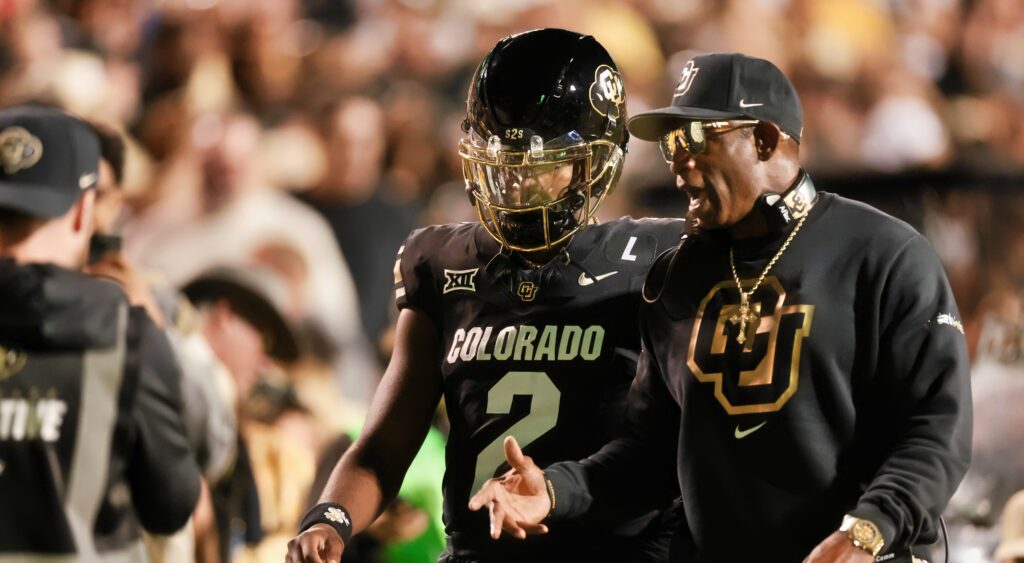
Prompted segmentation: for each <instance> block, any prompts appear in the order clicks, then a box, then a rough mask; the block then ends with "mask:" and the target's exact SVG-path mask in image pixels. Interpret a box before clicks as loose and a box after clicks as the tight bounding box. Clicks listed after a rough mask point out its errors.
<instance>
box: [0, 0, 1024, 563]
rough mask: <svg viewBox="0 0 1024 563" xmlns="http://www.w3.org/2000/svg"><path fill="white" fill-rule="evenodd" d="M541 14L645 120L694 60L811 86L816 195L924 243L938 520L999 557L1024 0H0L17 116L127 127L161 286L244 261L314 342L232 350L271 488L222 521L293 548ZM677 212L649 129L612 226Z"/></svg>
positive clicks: (409, 532)
mask: <svg viewBox="0 0 1024 563" xmlns="http://www.w3.org/2000/svg"><path fill="white" fill-rule="evenodd" d="M536 27H565V28H569V29H573V30H576V31H580V32H584V33H589V34H592V35H594V36H595V37H597V39H598V40H599V41H600V42H602V43H603V44H604V45H605V46H606V47H607V48H608V49H609V51H610V52H611V53H612V55H613V57H614V58H615V60H616V61H617V62H618V64H619V66H620V70H621V71H622V73H623V76H624V79H625V81H626V88H627V93H628V109H629V113H630V114H635V113H637V112H639V111H642V110H644V109H646V108H650V107H656V106H660V105H664V104H665V103H666V102H667V100H668V98H669V93H670V92H671V90H672V87H673V85H674V83H675V80H676V78H677V77H678V73H679V71H680V69H681V67H682V65H683V63H685V61H686V60H687V59H688V58H689V56H690V55H691V54H692V53H693V52H697V51H715V50H730V51H741V52H744V53H747V54H750V55H756V56H760V57H764V58H767V59H770V60H772V61H774V62H775V63H776V64H778V65H779V66H780V67H781V68H782V69H783V70H784V71H785V72H786V73H787V74H788V75H789V76H790V77H792V79H793V81H794V82H795V84H796V86H797V89H798V91H799V92H800V95H801V97H802V101H803V105H804V111H805V136H804V141H803V145H802V148H801V152H802V158H803V162H804V165H805V167H806V168H807V169H808V170H809V171H810V173H811V174H812V175H813V177H814V178H815V181H816V183H817V185H818V186H819V188H820V189H825V190H828V191H834V192H838V193H841V194H843V195H846V196H849V197H852V198H855V199H861V200H864V201H868V202H870V203H872V204H874V205H876V206H879V207H881V208H882V209H885V210H887V211H889V212H890V213H893V214H895V215H897V216H898V217H901V218H903V219H905V220H907V221H909V222H910V223H912V224H913V225H914V226H916V227H917V228H918V229H920V230H921V231H922V232H924V233H925V234H926V235H927V236H928V237H929V239H930V240H931V241H932V242H933V244H934V245H935V247H936V249H937V251H938V253H939V255H940V257H941V258H942V260H943V262H944V264H945V266H946V268H947V271H948V273H949V276H950V279H951V282H952V284H953V286H954V290H955V292H956V294H957V298H958V302H959V304H960V309H961V313H962V316H963V324H964V328H965V331H966V334H967V336H968V339H969V343H970V347H971V353H972V358H973V363H974V374H973V378H974V386H975V408H976V413H977V421H976V433H975V436H976V438H975V441H976V446H975V449H976V453H975V459H976V462H975V467H974V469H973V470H972V474H971V475H970V476H969V478H968V481H967V482H966V484H965V485H964V487H962V490H961V491H960V492H959V493H958V495H957V497H956V498H955V499H954V502H953V504H952V505H951V508H950V511H949V513H948V514H947V520H948V521H949V522H950V524H951V526H950V527H951V531H950V536H951V539H952V540H953V542H954V550H953V553H952V554H951V560H952V561H961V562H972V563H973V562H983V561H989V560H991V551H992V549H993V547H994V546H995V544H996V543H997V542H998V526H997V524H998V519H999V515H1000V512H1001V510H1002V507H1003V505H1004V504H1005V501H1006V499H1007V498H1008V497H1009V495H1010V494H1011V493H1012V492H1013V491H1015V490H1018V489H1022V488H1024V447H1022V446H1024V436H1022V434H1024V416H1022V414H1021V413H1022V412H1024V408H1021V402H1022V401H1024V369H1022V365H1024V304H1022V289H1024V197H1021V194H1022V193H1024V2H1022V1H1021V0H971V1H968V0H959V1H958V0H732V1H727V0H722V1H710V0H628V1H627V0H623V1H610V0H608V1H606V0H560V1H557V2H555V1H550V0H518V1H499V0H484V1H472V0H149V1H146V0H51V1H45V0H0V106H6V105H9V104H13V103H18V102H22V101H26V100H35V101H43V102H49V103H56V104H59V105H62V106H64V107H66V108H68V109H70V110H71V111H74V112H76V113H78V114H80V115H83V116H85V117H88V118H90V119H93V120H96V121H99V122H102V123H106V124H109V125H112V126H114V127H116V128H118V129H120V130H123V131H125V132H126V133H127V135H128V136H129V138H130V150H129V156H128V160H127V174H126V177H125V181H124V198H125V203H126V207H125V208H124V210H123V211H122V212H121V213H120V214H119V217H118V220H117V221H118V223H119V224H120V225H121V226H122V227H123V230H124V233H125V251H126V254H127V256H128V257H129V258H130V259H131V260H132V261H134V262H136V263H137V264H139V265H140V266H141V268H142V270H143V272H144V277H145V279H146V280H147V283H151V284H154V285H155V286H157V287H171V288H173V287H178V286H180V285H181V284H184V283H185V282H187V281H189V280H190V279H191V278H193V277H195V276H196V275H198V274H200V273H202V272H203V271H205V270H207V269H208V268H211V267H215V266H220V265H224V264H231V265H234V266H235V267H238V268H241V269H242V270H243V271H245V272H247V273H248V274H250V275H251V276H252V277H253V279H257V280H259V281H258V283H257V285H258V286H259V287H261V288H263V289H264V290H265V291H264V293H265V295H266V296H267V298H268V299H269V300H270V301H272V302H273V303H274V304H275V306H276V307H277V308H278V310H279V311H280V312H281V314H282V315H283V316H284V317H286V318H287V319H288V320H289V321H290V326H291V327H292V330H293V335H294V336H295V337H296V339H297V340H298V341H299V342H300V349H301V350H302V351H303V353H302V358H301V359H300V360H299V361H297V362H294V363H290V364H287V365H284V364H280V363H275V362H273V361H272V360H271V359H270V358H266V357H264V355H263V352H264V351H263V350H258V351H257V353H254V355H250V357H248V358H246V359H248V360H251V361H248V362H245V361H239V358H230V357H228V358H221V364H222V367H223V368H224V370H225V371H226V372H227V373H230V375H231V377H226V378H222V379H221V380H219V381H220V382H221V384H222V387H223V389H222V392H223V400H224V402H225V404H226V405H228V407H227V408H229V409H233V410H237V412H238V414H239V417H240V421H239V425H238V428H239V430H238V432H239V440H240V443H242V444H244V445H245V450H246V451H247V452H248V454H249V455H248V457H249V458H250V459H251V461H252V464H251V465H252V471H251V474H252V475H253V478H254V481H255V493H253V494H252V495H250V496H251V498H252V499H257V498H258V501H257V502H256V505H257V506H258V511H257V512H256V514H257V515H256V516H253V514H252V513H249V514H248V515H246V514H242V515H239V516H238V517H236V518H235V519H234V520H233V522H234V524H233V525H232V527H231V529H230V531H229V532H228V533H227V534H226V536H227V537H225V538H222V539H223V540H224V541H226V542H228V544H229V549H230V552H231V553H232V556H233V558H234V559H235V560H252V561H260V560H265V561H280V560H281V553H282V552H283V547H284V542H285V541H286V540H287V538H288V537H290V535H291V534H292V532H293V530H294V527H295V524H296V521H297V518H298V516H299V515H300V514H301V511H302V510H303V509H304V506H305V505H306V502H307V496H308V494H309V493H308V491H309V490H310V487H311V485H312V484H313V481H314V479H315V478H316V476H317V471H316V470H317V466H318V463H319V464H320V465H321V470H322V469H323V466H324V464H323V463H322V461H321V460H322V459H326V458H329V457H330V456H329V455H328V456H325V455H323V452H324V450H325V448H327V446H333V448H334V450H337V449H338V448H339V447H340V448H343V447H344V443H343V442H344V440H342V442H341V443H339V442H337V441H336V437H337V436H338V435H339V434H343V433H349V434H351V433H352V432H354V431H355V430H354V429H356V428H358V425H359V423H360V421H361V419H362V416H363V413H364V411H365V407H366V404H367V401H368V399H369V397H370V395H371V393H372V390H373V388H374V386H375V385H376V381H377V378H378V377H379V375H380V372H381V369H382V365H383V364H384V363H386V360H387V356H388V350H389V328H390V325H391V323H392V322H393V320H394V318H395V311H394V306H393V303H392V300H393V293H392V285H393V280H392V266H393V261H394V254H395V252H396V250H397V249H398V246H399V245H400V244H401V241H402V240H403V238H404V237H405V235H406V234H407V233H408V231H409V230H411V229H412V228H415V227H417V226H420V225H424V224H430V223H437V222H449V221H463V220H473V219H474V215H473V212H472V208H471V207H470V206H469V202H468V199H467V197H466V195H465V192H464V189H463V182H462V179H461V170H460V162H459V158H458V154H457V142H458V139H459V138H460V135H461V130H460V123H461V120H462V117H463V112H464V107H465V106H464V100H465V92H466V90H467V80H468V77H469V75H470V74H471V72H472V70H473V68H474V67H475V65H476V64H477V63H478V62H479V60H480V59H481V58H482V56H483V55H484V54H485V53H486V51H487V50H488V49H489V48H490V46H491V45H493V44H494V42H495V41H496V40H497V39H499V38H500V37H502V36H504V35H507V34H510V33H515V32H517V31H523V30H527V29H532V28H536ZM296 202H301V203H296ZM684 209H685V203H684V202H683V200H682V198H681V197H680V195H679V194H678V192H676V191H675V190H674V180H673V178H672V177H671V175H670V173H669V172H668V170H667V167H666V166H665V165H664V163H663V162H662V161H661V160H660V157H659V155H658V153H657V150H656V148H655V147H654V146H653V145H651V144H648V143H642V142H638V141H634V142H632V143H631V144H630V153H629V156H628V158H627V160H626V165H625V173H624V175H623V178H622V181H621V182H620V184H619V187H618V189H617V191H616V193H615V194H613V196H612V197H610V198H609V199H608V201H606V203H605V204H604V206H603V207H602V209H601V212H600V214H601V216H602V217H605V218H609V217H617V216H619V215H622V214H633V215H659V216H672V215H677V214H680V213H682V212H683V210H684ZM822 244H827V241H822ZM179 328H180V327H179ZM229 354H230V353H229ZM239 354H240V353H239V352H237V351H236V355H239ZM438 428H439V432H438V434H437V435H435V436H433V437H432V438H431V440H434V441H433V442H432V444H433V450H432V451H431V453H430V454H429V455H425V456H424V458H423V459H422V460H420V461H418V463H420V464H421V465H420V466H418V468H417V472H416V473H417V475H418V481H417V480H416V479H412V480H411V481H410V483H409V484H408V486H407V487H406V489H407V490H404V491H403V497H404V498H405V500H406V501H407V503H406V505H405V506H404V507H402V508H401V509H399V510H395V511H393V512H392V513H391V516H390V521H389V522H384V523H382V525H381V526H379V528H380V529H379V530H378V532H377V533H378V536H377V537H378V538H379V540H380V542H381V543H385V544H387V543H395V542H398V541H401V540H405V539H409V538H412V537H415V536H421V534H425V535H426V536H432V539H431V538H428V539H426V540H424V539H423V536H421V537H420V540H421V541H420V545H427V546H428V547H427V548H424V549H421V550H420V552H419V554H418V555H413V553H415V550H414V549H412V548H409V551H406V552H402V551H401V548H393V549H391V550H390V551H388V549H384V550H383V551H382V552H381V553H383V554H384V555H382V557H385V558H387V557H390V558H391V560H409V561H418V560H424V561H425V560H430V557H429V554H425V552H429V551H430V549H433V547H429V546H433V545H436V540H437V533H438V529H437V528H438V525H439V524H438V522H437V510H438V503H439V487H440V472H441V471H443V467H441V464H443V458H442V457H438V456H439V454H438V448H439V447H440V444H441V440H442V438H441V436H443V431H444V421H443V416H439V417H438ZM435 439H436V440H435ZM327 465H328V466H329V463H328V464H327ZM232 471H235V469H233V468H231V469H226V470H225V473H223V474H220V475H218V476H215V477H213V478H212V479H213V480H216V479H221V478H228V477H227V476H229V475H230V474H231V473H232ZM321 473H322V471H321ZM320 477H321V478H323V475H320ZM371 551H372V550H371ZM417 557H418V559H417Z"/></svg>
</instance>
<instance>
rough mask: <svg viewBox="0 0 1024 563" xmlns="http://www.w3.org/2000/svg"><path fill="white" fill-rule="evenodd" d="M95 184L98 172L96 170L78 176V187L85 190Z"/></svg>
mask: <svg viewBox="0 0 1024 563" xmlns="http://www.w3.org/2000/svg"><path fill="white" fill-rule="evenodd" d="M95 184H96V173H95V172H90V173H88V174H82V176H81V177H79V178H78V187H79V188H81V189H83V190H85V189H88V188H91V187H93V185H95Z"/></svg>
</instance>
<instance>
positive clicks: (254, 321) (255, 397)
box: [182, 266, 313, 561]
mask: <svg viewBox="0 0 1024 563" xmlns="http://www.w3.org/2000/svg"><path fill="white" fill-rule="evenodd" d="M182 291H183V292H184V294H185V295H186V296H187V297H188V298H189V300H190V301H191V302H192V304H193V305H194V306H195V307H196V309H197V318H196V321H195V322H196V323H197V326H198V330H199V331H200V332H201V333H202V334H203V336H204V337H205V339H206V341H207V342H209V345H210V347H211V348H212V350H213V352H214V353H215V354H216V356H217V359H218V360H219V361H220V362H221V363H222V364H223V365H224V366H225V367H226V368H227V370H228V372H229V373H230V375H231V378H232V381H233V390H234V393H235V394H234V396H233V397H232V398H231V400H232V407H233V408H234V409H235V411H236V413H238V414H237V416H238V425H239V433H238V436H237V440H238V441H237V448H238V450H237V456H236V461H235V464H234V465H233V467H232V468H231V471H230V472H229V474H228V475H227V476H226V477H225V478H224V479H222V480H221V481H220V483H218V484H217V485H216V486H215V487H213V490H212V496H213V504H214V512H215V518H216V525H217V531H218V536H219V538H220V550H219V552H220V559H221V560H222V561H230V560H232V558H233V557H234V556H235V555H236V553H235V552H233V550H232V548H233V547H235V546H244V549H243V550H242V552H243V553H255V552H256V550H257V549H258V546H260V544H261V543H263V542H264V541H265V539H266V538H268V537H269V535H271V534H273V533H275V532H277V531H278V529H279V527H280V526H281V525H283V526H286V527H290V526H294V525H295V522H287V521H280V514H281V512H280V510H279V505H278V504H276V503H275V500H276V498H275V497H273V496H271V495H272V491H277V490H278V489H277V488H276V487H275V486H274V485H273V484H272V482H271V481H270V480H269V479H268V476H273V475H276V474H277V472H276V470H275V469H272V468H269V467H267V466H266V461H267V459H268V457H267V456H266V455H264V452H266V451H267V447H264V446H265V445H266V440H263V441H260V443H259V444H258V447H257V449H256V452H255V453H254V452H253V448H252V446H251V442H250V440H251V436H250V434H249V432H250V430H251V427H250V426H249V422H250V421H252V420H253V418H252V416H251V415H252V413H253V412H254V410H255V411H259V410H260V409H259V408H258V404H259V402H260V398H261V397H265V396H266V395H265V394H261V393H260V390H261V389H265V388H266V385H267V381H268V380H276V379H279V378H280V377H279V376H278V375H277V374H279V373H280V370H281V369H283V367H285V366H287V365H289V364H291V363H292V362H294V361H296V360H297V359H298V358H299V356H300V353H301V342H300V340H299V338H298V335H297V334H296V332H295V329H294V326H293V325H292V324H291V322H290V321H289V320H288V319H287V318H286V317H285V316H284V315H282V314H281V311H280V307H279V305H278V304H279V303H281V302H282V301H283V300H284V299H286V293H287V290H286V289H285V287H284V284H283V282H281V280H280V279H278V278H277V277H276V276H275V275H274V274H273V273H271V272H268V271H266V270H260V269H243V268H238V267H230V266H223V267H214V268H212V269H210V270H207V271H206V272H203V273H201V274H200V275H198V276H197V277H196V278H194V279H193V280H190V281H189V282H188V283H187V284H185V285H184V286H183V288H182ZM254 404H255V405H256V406H254ZM255 432H256V433H258V434H259V435H260V437H261V438H262V437H263V436H265V435H266V434H267V433H266V432H260V430H256V431H255ZM261 438H257V440H260V439H261ZM271 438H273V439H275V440H276V438H277V435H276V434H273V433H271ZM296 438H298V437H296ZM274 443H275V444H276V443H277V442H276V441H275V442H274ZM300 443H301V442H300ZM303 453H305V454H306V457H307V458H308V457H311V456H312V453H310V452H309V451H308V448H307V449H303V448H297V449H295V450H292V454H293V455H295V459H294V460H293V463H292V464H291V465H290V467H292V468H293V469H295V471H294V473H293V474H292V475H290V479H291V482H290V483H288V485H290V486H292V487H298V488H302V490H305V489H304V488H303V487H304V486H308V482H311V481H312V469H311V467H312V464H313V462H312V461H311V460H309V459H306V462H305V463H304V461H303V460H304V458H303V457H302V456H301V455H299V454H303ZM260 476H262V478H261V477H260ZM303 483H305V485H304V484H303ZM264 495H267V497H266V498H264ZM299 502H301V501H299ZM295 510H296V511H298V512H299V513H301V505H299V507H298V508H296V509H295Z"/></svg>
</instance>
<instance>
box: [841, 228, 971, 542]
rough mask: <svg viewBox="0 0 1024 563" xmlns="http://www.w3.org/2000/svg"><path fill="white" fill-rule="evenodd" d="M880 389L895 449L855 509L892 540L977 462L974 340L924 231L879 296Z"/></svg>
mask: <svg viewBox="0 0 1024 563" xmlns="http://www.w3.org/2000/svg"><path fill="white" fill-rule="evenodd" d="M879 341H880V342H879V356H878V357H879V361H878V366H877V370H876V374H875V378H874V380H875V383H876V385H875V387H874V389H875V391H874V392H875V393H878V394H879V395H880V397H881V400H880V403H879V404H880V405H881V406H882V408H883V409H885V410H886V411H888V412H891V413H897V415H896V417H895V418H894V419H893V420H894V421H895V424H893V426H892V432H893V438H892V439H890V440H886V441H889V442H890V443H892V444H893V445H892V447H891V450H890V451H889V452H888V456H887V457H886V458H885V459H884V461H883V463H882V465H881V467H880V468H879V470H878V472H877V473H876V474H875V476H874V479H873V480H872V481H871V482H870V484H869V486H868V488H867V490H866V491H865V492H864V494H863V495H862V496H861V498H860V500H859V503H858V505H857V507H856V509H854V510H853V511H851V514H852V515H854V516H857V517H860V518H866V519H868V520H871V521H872V522H875V523H876V524H877V525H878V526H879V528H880V529H881V531H882V533H883V535H884V537H885V543H886V546H901V545H909V544H913V543H916V542H917V540H918V538H919V537H920V536H922V535H923V534H927V535H931V534H933V533H934V532H935V531H936V528H937V523H938V519H939V516H940V515H941V513H942V511H943V509H944V508H945V506H946V504H947V502H948V501H949V498H950V497H951V496H952V494H953V492H954V491H955V490H956V488H957V486H958V485H959V483H960V480H961V479H962V478H963V476H964V473H965V472H966V471H967V467H968V465H969V464H970V452H971V430H972V413H971V387H970V365H969V359H968V355H967V346H966V342H965V339H964V334H963V326H962V325H961V322H960V314H959V312H958V311H957V307H956V303H955V302H954V299H953V294H952V291H951V290H950V287H949V282H948V281H947V279H946V275H945V273H944V271H943V269H942V266H941V264H940V263H939V260H938V257H937V256H936V254H935V252H934V250H933V249H932V247H931V245H930V244H929V243H928V241H927V240H925V239H924V238H923V237H921V236H919V235H917V236H914V237H913V238H912V239H911V240H910V241H908V242H907V243H906V244H905V245H904V246H903V248H902V249H901V250H900V251H899V252H897V253H896V257H895V260H894V261H893V263H892V267H891V268H890V269H889V272H888V274H887V275H886V276H885V280H884V284H883V286H882V292H881V295H880V299H879Z"/></svg>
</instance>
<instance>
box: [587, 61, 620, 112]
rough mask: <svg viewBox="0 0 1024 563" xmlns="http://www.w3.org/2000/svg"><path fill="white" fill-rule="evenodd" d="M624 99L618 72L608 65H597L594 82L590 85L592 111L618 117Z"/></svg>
mask: <svg viewBox="0 0 1024 563" xmlns="http://www.w3.org/2000/svg"><path fill="white" fill-rule="evenodd" d="M625 101H626V95H625V90H624V89H623V87H622V77H621V76H619V73H618V72H615V69H613V68H612V67H610V66H608V65H599V66H598V67H597V68H596V69H594V82H593V83H592V84H591V85H590V105H591V106H592V107H593V108H594V111H596V112H597V113H599V114H601V115H604V116H607V117H610V118H612V119H618V118H619V115H620V114H621V110H622V103H623V102H625Z"/></svg>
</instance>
